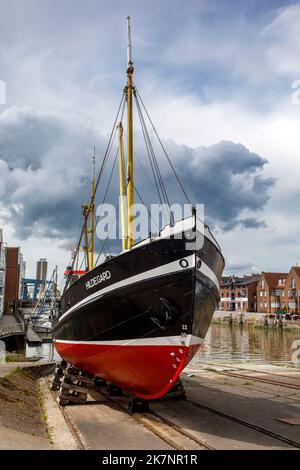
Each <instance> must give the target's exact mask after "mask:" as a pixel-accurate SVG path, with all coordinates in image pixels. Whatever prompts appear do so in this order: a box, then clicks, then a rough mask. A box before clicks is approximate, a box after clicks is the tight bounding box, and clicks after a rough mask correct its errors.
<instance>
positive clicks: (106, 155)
mask: <svg viewBox="0 0 300 470" xmlns="http://www.w3.org/2000/svg"><path fill="white" fill-rule="evenodd" d="M124 97H125V91H123V94H122V98H121V102H120V104H119V108H118V111H117V115H116V118H115V120H114V123H113V128H112V130H111V133H110V137H109V140H108V144H107V147H106V151H105V154H104V158H103V162H102V165H101V168H100V172H99V174H98V177H97V181H96V184H95V189H94V193H93V194H92V197H91V202H90V206H89V210H88V213H89V212H90V210H91V207H92V204H93V203H94V200H95V194H96V191H97V188H98V184H99V181H100V178H101V176H102V173H103V168H104V165H105V162H106V159H107V157H108V154H109V152H110V149H111V141H112V138H113V135H114V133H115V130H116V123H117V120H118V117H119V114H120V109H121V107H122V104H123V101H124ZM83 233H84V224H83V226H82V229H81V234H80V238H79V241H78V243H77V246H76V253H77V252H78V250H79V248H80V243H81V240H82V236H83ZM74 262H75V259H74V260H73V262H72V265H71V271H72V270H73V268H74ZM69 280H70V276H69V278H68V279H67V281H66V285H65V289H66V288H67V287H68V284H69Z"/></svg>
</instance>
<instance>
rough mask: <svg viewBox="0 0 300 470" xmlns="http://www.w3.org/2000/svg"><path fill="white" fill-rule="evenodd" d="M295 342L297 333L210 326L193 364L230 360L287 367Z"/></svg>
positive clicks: (232, 326) (223, 325) (240, 326)
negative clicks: (284, 365)
mask: <svg viewBox="0 0 300 470" xmlns="http://www.w3.org/2000/svg"><path fill="white" fill-rule="evenodd" d="M296 339H300V330H282V329H280V328H257V327H255V326H254V325H236V324H233V325H229V324H217V323H214V324H212V325H211V326H210V329H209V331H208V333H207V336H206V338H205V341H204V346H203V348H202V350H201V351H200V352H199V353H198V354H197V355H196V356H195V358H194V359H193V363H194V364H197V362H198V363H199V362H205V361H206V362H210V361H215V362H217V361H219V362H222V361H224V362H228V361H230V362H258V363H266V364H268V363H269V364H270V363H272V364H291V355H292V343H293V341H295V340H296Z"/></svg>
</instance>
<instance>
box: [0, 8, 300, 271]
mask: <svg viewBox="0 0 300 470" xmlns="http://www.w3.org/2000/svg"><path fill="white" fill-rule="evenodd" d="M0 12H1V14H0V81H1V82H0V85H1V83H2V88H1V86H0V227H2V228H3V231H4V239H5V241H6V242H7V243H8V245H10V246H21V249H22V252H23V255H24V258H25V259H26V261H27V275H28V276H32V275H34V274H35V264H36V261H37V259H39V258H40V257H46V258H47V259H48V261H49V270H50V271H51V270H52V269H53V267H54V266H55V265H56V264H57V265H58V266H59V270H60V272H61V273H62V272H63V270H64V268H65V266H66V265H67V264H68V261H69V258H70V248H71V247H72V246H73V245H74V243H75V240H76V238H77V236H78V232H79V230H80V223H81V203H82V202H83V201H84V200H85V199H86V198H87V197H88V192H89V180H90V165H91V155H92V152H93V147H94V146H95V147H96V157H97V168H99V167H100V164H101V161H102V158H103V154H104V151H105V147H106V144H107V140H108V136H109V132H110V130H111V127H112V123H113V120H114V117H115V114H116V110H117V107H118V104H119V101H120V98H121V95H122V91H123V88H124V85H125V81H126V61H127V58H126V21H125V19H126V16H128V15H130V16H131V18H132V40H133V60H134V64H135V75H134V80H135V84H136V86H137V88H138V90H139V92H140V94H141V95H142V97H143V101H144V102H145V103H146V106H147V109H148V111H149V113H150V115H151V118H152V120H153V122H154V123H155V126H156V128H157V129H158V131H159V134H160V137H161V138H162V140H163V142H164V145H165V147H166V149H167V151H168V153H169V155H170V158H171V160H172V162H173V163H174V166H175V168H176V170H177V173H178V174H179V175H180V177H181V179H182V182H183V184H184V186H185V188H186V190H187V192H188V194H189V196H190V198H191V200H192V201H193V202H194V203H199V204H200V203H203V204H205V217H206V221H208V222H209V224H210V226H211V227H212V229H213V231H214V234H215V236H216V237H217V239H218V241H219V243H220V245H221V248H222V251H223V254H224V256H225V260H226V273H227V274H233V273H235V274H245V273H249V272H259V271H279V272H285V271H288V270H289V268H290V266H291V265H295V264H296V263H300V253H299V233H300V217H299V215H300V204H299V201H300V184H299V175H300V158H299V156H300V138H299V135H300V133H299V123H300V61H299V57H300V35H299V24H300V2H295V1H279V0H264V1H256V0H232V1H230V2H228V1H225V0H209V1H208V0H207V1H206V0H195V1H193V0H185V1H181V0H164V1H163V2H162V1H157V0H154V1H152V2H148V1H145V0H134V1H126V0H122V1H119V0H115V1H114V2H107V1H104V0H103V1H102V0H85V1H82V0H60V1H58V0H22V1H21V0H0ZM3 84H5V88H6V103H5V104H4V103H3V101H4V100H3V99H2V100H1V89H2V90H3ZM2 97H3V96H2ZM135 142H136V151H137V153H138V159H139V162H141V166H140V167H139V165H138V162H137V172H136V182H137V183H136V184H137V187H138V188H139V190H140V191H141V190H142V193H143V196H144V198H145V199H146V200H147V202H150V201H152V199H151V197H152V193H153V182H151V181H150V180H149V178H148V179H147V176H148V171H147V168H146V171H144V170H145V167H144V170H143V165H144V166H145V165H146V154H145V150H144V148H143V146H142V142H141V136H140V131H139V127H138V124H137V120H135ZM160 158H161V166H162V174H163V177H164V181H165V182H166V186H167V188H168V191H169V193H170V194H171V196H172V199H173V200H174V202H175V201H176V200H177V198H179V189H178V186H176V184H177V183H176V181H175V179H174V178H173V177H172V173H171V170H170V168H169V167H168V166H167V165H166V163H165V162H164V160H163V158H164V157H163V155H161V156H160ZM109 171H110V167H109V166H108V167H107V177H108V176H109ZM100 189H101V188H100ZM116 191H117V178H114V179H113V183H112V191H111V194H110V195H109V197H108V200H112V198H113V195H114V194H115V193H116ZM100 193H101V190H100ZM101 197H102V196H101V194H100V195H99V199H98V202H100V201H101ZM153 202H157V201H153Z"/></svg>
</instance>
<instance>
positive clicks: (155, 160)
mask: <svg viewBox="0 0 300 470" xmlns="http://www.w3.org/2000/svg"><path fill="white" fill-rule="evenodd" d="M135 98H136V103H137V108H139V109H140V104H139V102H138V99H137V97H135ZM139 114H140V116H141V119H142V122H143V125H144V128H145V133H146V136H147V139H148V142H149V148H150V151H151V155H152V159H153V162H154V166H155V169H156V173H157V177H158V181H159V183H160V186H161V191H162V194H163V197H164V200H165V202H166V203H167V205H168V208H169V216H170V221H171V223H172V215H171V211H170V203H169V199H168V195H167V191H166V188H165V185H164V182H163V178H162V175H161V172H160V169H159V165H158V162H157V159H156V156H155V152H154V149H153V146H152V142H151V139H150V136H149V132H148V129H147V125H146V123H145V120H144V116H143V113H142V111H141V109H140V113H139ZM166 220H167V222H168V219H166Z"/></svg>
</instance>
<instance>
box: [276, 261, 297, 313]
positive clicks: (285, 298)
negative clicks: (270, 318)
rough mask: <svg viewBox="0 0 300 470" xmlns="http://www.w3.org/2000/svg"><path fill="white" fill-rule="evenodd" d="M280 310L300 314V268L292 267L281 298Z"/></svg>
mask: <svg viewBox="0 0 300 470" xmlns="http://www.w3.org/2000/svg"><path fill="white" fill-rule="evenodd" d="M281 309H282V310H286V311H287V312H289V313H300V267H299V266H292V267H291V269H290V272H289V273H288V275H287V278H286V282H285V290H284V295H283V292H282V296H281Z"/></svg>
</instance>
